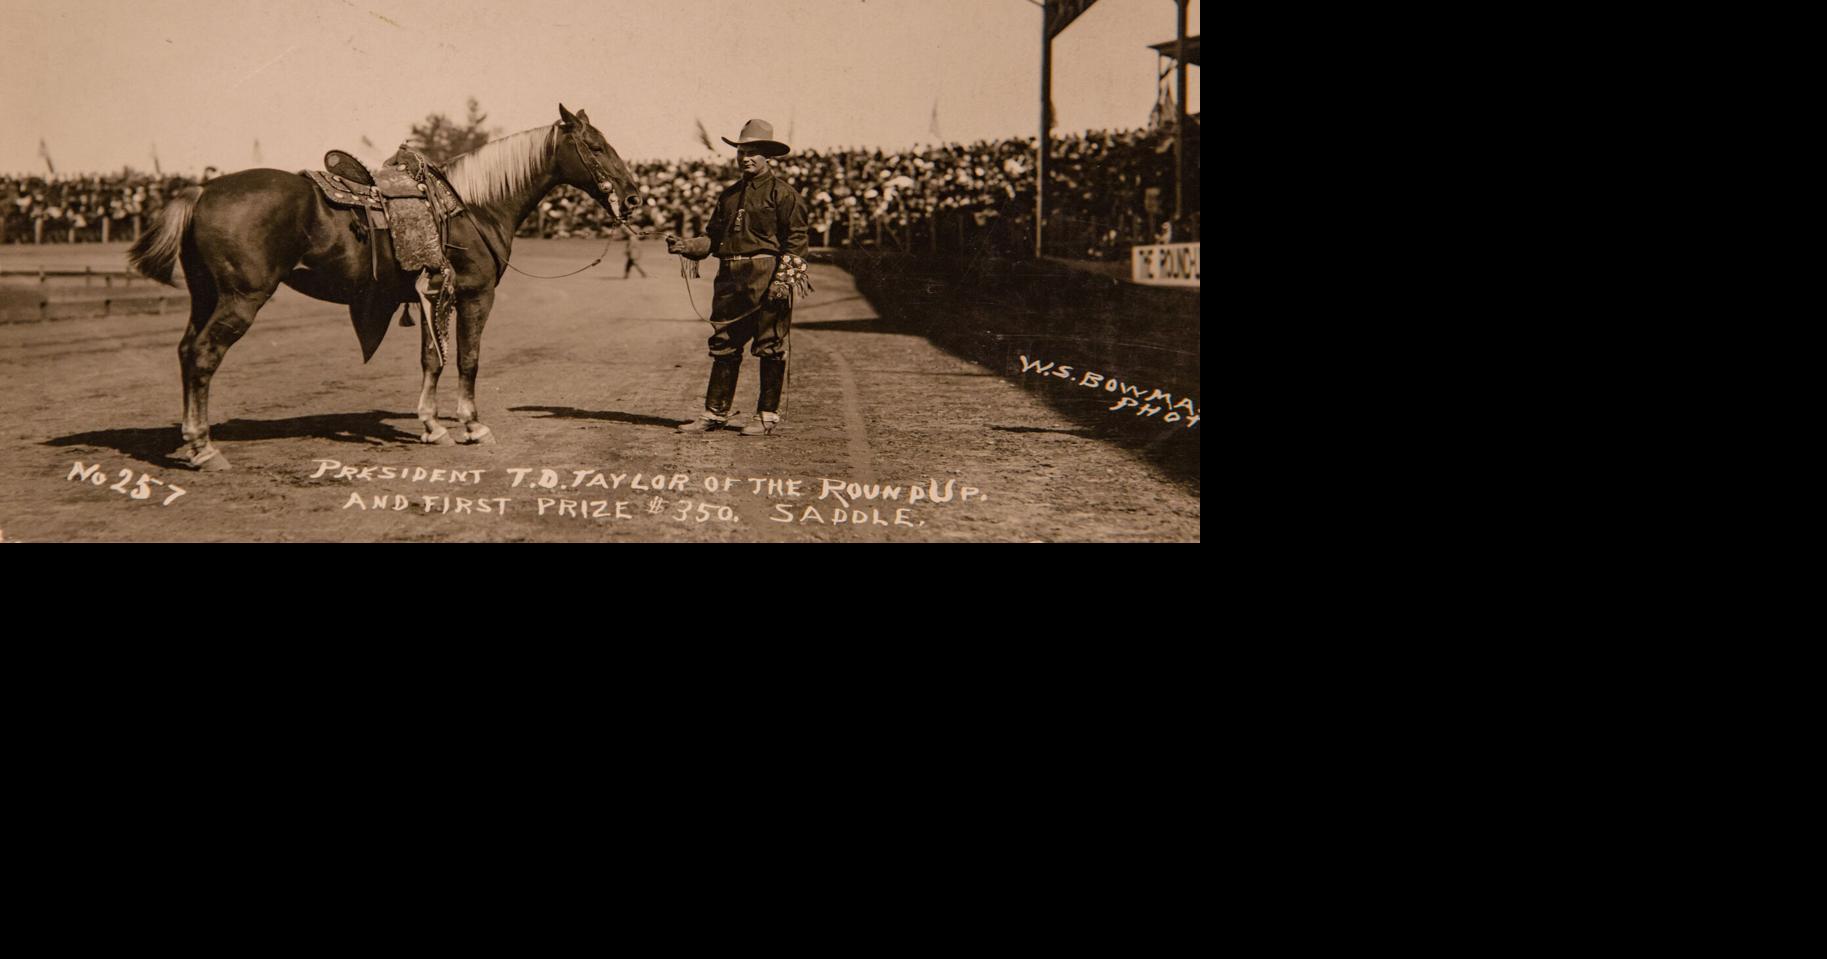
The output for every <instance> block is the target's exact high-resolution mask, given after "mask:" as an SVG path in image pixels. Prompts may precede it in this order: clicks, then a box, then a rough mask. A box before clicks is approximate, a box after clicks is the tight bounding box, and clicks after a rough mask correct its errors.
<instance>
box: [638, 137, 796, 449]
mask: <svg viewBox="0 0 1827 959" xmlns="http://www.w3.org/2000/svg"><path fill="white" fill-rule="evenodd" d="M722 140H723V142H725V143H727V144H729V145H730V146H733V147H735V148H736V162H737V164H738V165H739V166H740V167H741V168H742V179H740V180H738V181H737V182H735V183H733V184H731V185H730V186H729V187H727V188H725V189H724V191H723V192H722V193H721V194H719V195H718V196H717V210H716V212H715V213H713V214H712V215H711V221H710V225H709V226H708V227H707V228H706V231H705V232H706V233H707V234H708V235H707V236H697V237H691V238H680V237H676V236H673V235H671V234H668V235H667V237H666V251H667V252H668V253H678V254H680V255H683V256H685V257H686V258H688V259H692V260H702V259H704V258H705V257H707V256H713V255H714V256H716V257H717V258H718V259H719V260H722V261H723V262H722V264H721V266H720V268H719V269H718V271H717V283H716V293H715V295H714V297H713V299H712V301H711V319H710V322H711V325H712V326H713V327H715V328H716V331H715V332H713V333H712V334H711V337H710V355H711V373H710V385H709V386H708V387H707V388H706V389H705V391H704V415H702V416H700V417H698V418H697V419H695V420H692V421H691V422H689V423H686V424H684V425H683V426H680V427H679V431H680V432H681V433H708V432H712V431H714V430H720V429H723V428H724V427H725V426H727V425H728V423H729V417H730V405H731V403H732V402H734V400H735V396H736V379H737V376H738V374H740V373H741V372H742V348H743V346H744V345H749V346H750V349H751V351H752V352H753V353H754V354H755V356H756V357H758V358H759V359H760V361H761V396H760V399H758V400H757V401H756V403H755V412H756V415H755V418H754V419H753V420H752V421H750V423H749V424H748V425H747V426H745V427H743V429H742V435H743V436H765V435H767V434H769V433H772V432H774V429H775V427H776V426H777V425H778V424H779V423H780V393H781V389H782V387H783V386H784V385H785V383H786V375H787V352H788V351H787V333H788V330H789V328H790V326H791V325H792V319H793V291H792V289H791V288H790V286H789V285H787V284H783V283H780V282H776V274H775V271H776V269H777V268H778V267H780V266H781V265H782V262H783V260H789V258H792V259H797V260H798V261H799V264H795V265H800V264H803V261H804V258H805V255H806V204H805V201H804V200H802V199H800V196H799V194H798V193H797V192H795V191H794V189H793V188H792V187H790V186H788V185H787V184H786V183H785V182H783V181H782V180H781V179H780V178H779V177H778V176H776V175H775V174H774V171H773V170H772V169H771V168H770V164H769V162H768V161H769V160H770V159H771V158H773V157H778V156H784V155H785V154H786V153H787V152H788V150H789V149H790V148H789V147H788V146H787V145H786V144H785V143H782V142H780V141H779V140H776V139H774V126H773V124H770V123H768V122H767V121H766V120H750V121H749V122H748V123H745V124H743V127H742V134H741V136H740V138H739V139H735V140H731V139H730V138H729V137H723V138H722Z"/></svg>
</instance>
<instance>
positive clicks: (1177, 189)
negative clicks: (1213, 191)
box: [1174, 0, 1186, 240]
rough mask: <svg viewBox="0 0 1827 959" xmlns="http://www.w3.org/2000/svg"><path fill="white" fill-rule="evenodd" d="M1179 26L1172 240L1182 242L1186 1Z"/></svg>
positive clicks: (1181, 0)
mask: <svg viewBox="0 0 1827 959" xmlns="http://www.w3.org/2000/svg"><path fill="white" fill-rule="evenodd" d="M1176 6H1178V7H1179V8H1180V26H1179V29H1178V31H1177V32H1175V34H1174V72H1175V73H1176V74H1177V75H1178V76H1177V77H1176V78H1175V80H1174V84H1175V86H1177V87H1178V88H1179V91H1178V93H1179V97H1180V102H1179V103H1176V104H1175V105H1174V110H1175V111H1176V115H1175V118H1174V239H1176V240H1182V239H1185V237H1182V236H1181V235H1180V232H1181V231H1180V217H1181V216H1183V215H1185V213H1186V208H1185V204H1184V201H1183V200H1182V199H1181V194H1182V193H1183V192H1185V189H1186V0H1178V3H1177V4H1176Z"/></svg>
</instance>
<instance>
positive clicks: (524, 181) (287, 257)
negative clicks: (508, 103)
mask: <svg viewBox="0 0 1827 959" xmlns="http://www.w3.org/2000/svg"><path fill="white" fill-rule="evenodd" d="M558 117H559V118H558V122H557V123H554V124H552V125H551V126H547V127H535V128H533V129H530V130H524V131H521V132H520V133H515V134H511V135H509V136H506V137H502V138H501V139H498V140H495V141H493V142H490V143H488V144H486V145H484V146H482V147H480V148H478V149H476V150H474V151H471V152H470V153H466V154H463V155H461V156H458V157H457V158H456V159H454V160H452V161H451V162H450V163H449V165H448V167H447V168H446V169H445V170H444V171H442V172H443V174H444V176H445V180H446V182H447V183H448V184H449V185H450V186H451V188H452V189H453V191H454V192H455V193H456V194H457V196H458V198H459V199H460V201H461V202H462V204H463V206H464V211H463V212H462V213H460V214H458V215H455V216H453V217H452V218H451V219H450V220H449V222H448V228H447V229H448V233H447V236H446V239H445V243H446V246H447V247H448V255H449V259H450V263H451V266H452V267H453V268H454V269H455V284H456V318H457V324H456V325H457V337H456V339H457V351H456V352H457V373H458V379H459V381H460V391H459V396H458V399H457V418H458V419H459V420H461V421H462V423H463V427H462V435H461V437H460V439H461V441H462V442H464V443H485V444H486V443H493V442H494V436H493V433H492V431H491V430H490V429H489V428H488V427H487V426H485V425H483V423H482V420H481V418H480V416H479V414H478V412H477V409H476V371H477V369H478V368H479V365H480V363H479V361H480V359H481V352H482V328H483V326H484V325H485V324H487V322H488V315H489V310H490V308H491V307H493V306H494V303H495V287H496V286H497V285H498V284H499V283H500V282H501V277H502V275H503V274H504V273H505V272H506V269H507V265H508V255H509V253H510V251H511V247H512V245H513V242H514V231H515V230H516V229H517V228H518V227H519V226H520V222H521V221H522V220H524V219H526V218H527V216H528V215H529V214H531V213H532V212H533V209H534V208H535V207H536V206H537V205H538V204H539V201H540V200H541V199H543V198H544V197H545V195H546V194H547V193H550V192H551V191H552V190H555V189H557V188H558V187H559V186H560V185H561V184H569V185H571V186H574V187H578V188H580V189H582V190H583V191H584V192H586V193H588V194H589V195H590V196H591V197H592V198H593V199H595V200H596V201H597V202H598V203H599V204H601V205H602V206H603V208H604V209H605V210H607V211H608V212H609V215H610V217H611V218H612V219H614V220H615V222H616V224H617V225H621V224H622V223H623V220H624V218H626V217H629V216H632V215H633V214H634V211H635V209H636V208H637V207H638V206H639V204H640V199H639V187H638V185H637V183H636V181H635V178H634V174H633V173H632V172H630V171H629V169H628V165H627V164H626V163H624V162H622V158H621V156H620V155H618V154H617V153H616V152H615V148H614V147H612V146H610V145H609V141H608V140H606V139H604V138H603V135H602V133H601V131H599V130H597V129H596V127H595V126H593V125H591V123H590V118H589V114H588V113H587V112H586V111H584V110H579V111H577V113H576V114H572V113H571V111H569V110H566V109H565V105H564V104H562V103H561V104H559V105H558ZM618 199H619V200H620V201H621V204H622V209H621V210H620V212H619V215H618V211H617V200H618ZM358 216H359V214H358V213H357V211H355V210H350V209H343V208H339V207H334V206H331V205H330V204H329V203H328V202H327V201H326V200H325V199H324V197H323V195H322V194H321V193H320V192H319V190H318V189H317V187H316V185H314V184H313V183H312V182H311V180H310V179H309V178H308V177H307V176H305V175H303V174H300V173H288V172H286V171H283V170H273V169H254V170H243V171H241V172H238V173H231V174H228V175H226V176H222V177H217V178H216V179H213V180H210V181H209V182H208V184H207V185H205V186H203V187H202V188H195V187H193V188H190V189H188V190H186V191H183V192H182V193H180V194H179V195H177V196H176V197H174V198H173V199H172V201H171V202H169V203H167V204H166V205H165V207H164V209H163V210H161V211H160V212H159V215H158V217H157V219H156V220H155V221H154V222H153V224H152V228H151V229H149V230H147V231H146V232H145V233H144V234H142V235H141V236H140V238H139V240H138V241H137V242H135V243H134V244H133V247H132V248H131V249H130V250H129V251H128V254H127V259H128V263H129V264H130V265H131V266H132V267H133V269H134V270H136V271H138V272H139V273H140V274H141V275H143V276H146V277H148V278H150V279H153V280H157V281H159V282H161V283H164V284H167V285H169V286H176V285H177V284H176V283H174V282H173V281H172V266H173V264H174V262H181V263H182V264H183V267H184V282H185V284H186V285H187V286H188V287H189V288H190V325H189V326H188V328H186V329H185V331H184V338H183V340H182V341H181V342H180V343H179V344H178V362H179V366H180V368H181V369H182V371H183V378H184V422H183V426H182V428H181V435H182V437H183V444H182V445H180V446H179V447H178V449H177V450H176V451H175V452H173V453H172V454H171V456H172V458H173V459H175V460H177V461H178V462H179V463H180V464H181V465H185V466H189V467H191V468H193V469H199V470H224V469H228V468H229V462H228V458H227V457H225V456H223V455H222V452H221V451H220V450H218V449H216V447H215V446H214V445H212V444H211V443H210V441H209V383H210V378H211V377H212V376H214V375H215V372H216V369H217V368H218V367H219V366H220V365H221V363H222V357H223V354H225V353H226V352H227V351H228V348H229V347H231V346H233V345H235V342H236V341H237V340H239V339H241V336H242V334H244V333H246V332H247V329H248V327H249V326H250V325H252V324H253V322H254V316H255V315H256V314H257V313H259V312H260V308H261V307H262V306H264V305H265V304H266V302H267V300H268V299H270V298H271V297H272V295H273V294H274V293H275V292H276V291H277V290H278V288H279V285H280V284H281V283H284V284H285V285H286V286H289V287H291V288H293V289H295V290H297V291H299V292H300V293H303V294H305V295H306V296H310V297H313V298H315V299H319V300H325V301H328V302H331V303H344V304H348V305H349V315H350V318H351V319H352V320H353V321H354V322H355V324H356V331H357V335H358V336H359V337H361V339H362V345H363V351H364V362H365V361H366V359H367V358H368V357H370V356H372V355H373V350H374V348H375V347H377V346H378V345H379V342H380V336H381V335H382V334H384V333H385V332H386V326H385V323H386V322H387V321H389V320H390V319H391V314H392V312H393V310H394V309H395V308H396V307H397V305H398V304H402V303H409V302H415V301H416V294H415V291H414V287H413V282H414V280H415V279H416V277H415V275H413V274H408V273H406V272H404V271H402V270H392V271H390V272H391V274H392V275H389V273H388V272H383V274H382V276H381V277H380V279H379V280H378V281H377V280H376V279H375V278H374V276H373V273H372V268H373V264H372V262H371V259H370V250H369V248H368V244H369V243H374V242H377V241H378V240H379V236H378V234H377V235H376V236H373V237H369V238H367V239H366V240H364V239H363V238H362V235H361V227H360V226H359V225H358V222H357V221H358ZM376 304H380V305H381V306H382V308H383V309H384V310H385V314H383V315H382V325H381V326H380V327H379V329H378V331H376V330H374V329H372V326H373V320H372V317H373V316H374V315H376V314H375V310H374V307H375V305H376ZM423 319H424V322H421V324H420V326H421V327H423V328H424V329H423V330H422V331H421V334H420V338H421V341H422V342H421V350H420V359H421V363H420V365H421V368H422V369H423V371H424V379H423V382H422V385H421V389H420V392H419V406H418V416H419V421H420V422H421V423H423V424H424V427H425V431H424V434H423V435H421V436H420V437H419V439H420V441H421V442H425V443H436V444H440V445H448V444H451V443H453V442H455V440H453V439H452V438H451V436H450V431H449V430H447V429H446V428H445V427H444V426H442V425H441V424H439V423H438V421H437V389H438V374H439V373H440V372H442V371H443V366H444V359H443V356H442V354H441V352H440V349H439V348H438V346H437V344H436V340H435V337H434V334H433V333H432V332H431V329H430V328H431V326H432V323H431V322H430V318H429V317H426V318H423ZM364 321H366V322H367V324H368V328H367V329H366V331H365V329H364Z"/></svg>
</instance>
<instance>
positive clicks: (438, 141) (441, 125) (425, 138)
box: [406, 97, 501, 164]
mask: <svg viewBox="0 0 1827 959" xmlns="http://www.w3.org/2000/svg"><path fill="white" fill-rule="evenodd" d="M487 120H488V114H486V113H483V112H482V105H481V104H480V103H477V102H476V98H475V97H470V98H469V115H468V116H467V117H466V118H465V119H463V120H462V121H458V120H453V119H451V118H450V117H448V116H445V115H444V114H442V113H433V114H430V115H428V116H427V117H426V118H425V120H424V122H422V123H415V124H413V125H412V135H411V136H410V137H407V138H406V142H407V144H408V145H410V146H411V147H412V148H413V149H415V150H417V151H419V152H420V153H423V154H425V156H426V157H428V158H429V159H430V160H431V162H433V163H439V164H443V163H449V162H450V160H451V158H452V157H455V156H457V155H458V154H462V153H468V152H470V151H471V150H474V149H476V148H477V147H479V146H481V145H483V144H484V143H487V142H488V141H490V140H492V139H494V138H495V137H497V136H500V135H501V131H500V130H498V129H491V128H489V127H486V126H484V125H483V124H484V123H485V122H486V121H487Z"/></svg>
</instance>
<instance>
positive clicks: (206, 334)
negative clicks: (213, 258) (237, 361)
mask: <svg viewBox="0 0 1827 959" xmlns="http://www.w3.org/2000/svg"><path fill="white" fill-rule="evenodd" d="M272 295H273V294H272V291H271V290H268V291H265V292H254V293H226V292H218V293H217V294H216V304H215V309H213V310H211V311H210V315H209V317H208V319H206V320H204V321H203V324H202V326H201V327H199V326H198V325H197V318H196V312H195V305H194V304H193V311H192V316H191V326H190V329H189V330H187V331H186V332H185V334H184V340H183V342H181V343H179V344H178V362H179V364H180V365H181V366H182V367H183V370H184V427H183V431H184V445H183V446H182V447H180V448H179V450H178V452H177V454H176V456H177V457H178V458H179V459H182V460H184V461H185V462H186V463H187V464H188V465H190V466H193V467H195V468H197V469H204V470H225V469H228V467H229V463H228V458H227V457H225V456H223V455H222V452H221V451H220V450H218V449H216V447H215V446H214V445H212V444H211V443H210V441H209V381H210V379H211V378H212V377H214V376H215V375H216V368H217V367H218V366H221V365H222V356H223V354H225V353H227V352H228V348H229V347H231V346H234V345H235V341H237V340H239V339H241V335H242V334H244V333H246V332H247V328H248V327H249V326H252V325H253V323H254V315H255V314H256V313H259V312H260V308H261V307H262V306H264V305H266V301H267V299H268V298H269V297H271V296H272Z"/></svg>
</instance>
